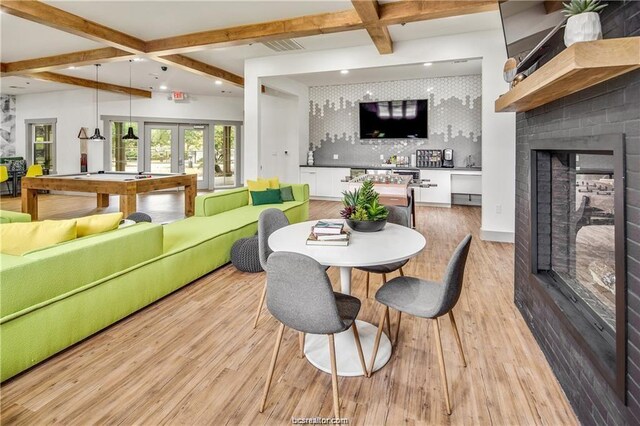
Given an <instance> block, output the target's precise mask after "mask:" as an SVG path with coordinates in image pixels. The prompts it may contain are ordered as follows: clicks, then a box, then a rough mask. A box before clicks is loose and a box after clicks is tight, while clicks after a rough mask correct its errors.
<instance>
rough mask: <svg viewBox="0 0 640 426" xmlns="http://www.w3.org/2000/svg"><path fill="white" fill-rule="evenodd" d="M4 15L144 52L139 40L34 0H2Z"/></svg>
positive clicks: (112, 45) (144, 48)
mask: <svg viewBox="0 0 640 426" xmlns="http://www.w3.org/2000/svg"><path fill="white" fill-rule="evenodd" d="M0 8H1V9H2V11H3V12H4V13H7V14H9V15H13V16H17V17H19V18H22V19H26V20H29V21H32V22H37V23H39V24H42V25H46V26H48V27H52V28H56V29H59V30H61V31H65V32H68V33H71V34H75V35H77V36H80V37H85V38H89V39H91V40H94V41H97V42H99V43H104V44H106V45H108V46H111V47H115V48H118V49H123V50H127V51H129V52H132V53H137V54H139V53H144V52H145V50H146V44H145V42H144V41H143V40H140V39H139V38H136V37H133V36H130V35H128V34H125V33H123V32H120V31H117V30H114V29H112V28H109V27H106V26H104V25H101V24H98V23H96V22H93V21H89V20H87V19H84V18H82V17H80V16H78V15H74V14H72V13H69V12H66V11H64V10H62V9H58V8H57V7H53V6H50V5H48V4H46V3H42V2H40V1H35V0H2V2H1V3H0Z"/></svg>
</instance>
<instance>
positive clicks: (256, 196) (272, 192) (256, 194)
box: [251, 189, 282, 206]
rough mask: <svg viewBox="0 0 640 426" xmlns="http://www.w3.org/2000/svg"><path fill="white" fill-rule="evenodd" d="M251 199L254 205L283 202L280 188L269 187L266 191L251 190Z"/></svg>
mask: <svg viewBox="0 0 640 426" xmlns="http://www.w3.org/2000/svg"><path fill="white" fill-rule="evenodd" d="M251 200H253V205H254V206H259V205H262V204H282V197H281V196H280V190H279V189H267V190H266V191H251Z"/></svg>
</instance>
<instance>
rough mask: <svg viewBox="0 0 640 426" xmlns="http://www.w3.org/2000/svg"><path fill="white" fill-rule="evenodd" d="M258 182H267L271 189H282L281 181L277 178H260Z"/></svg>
mask: <svg viewBox="0 0 640 426" xmlns="http://www.w3.org/2000/svg"><path fill="white" fill-rule="evenodd" d="M258 182H267V183H268V185H269V189H279V188H280V179H279V178H278V177H277V176H275V177H272V178H258Z"/></svg>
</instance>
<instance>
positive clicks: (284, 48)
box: [262, 38, 304, 52]
mask: <svg viewBox="0 0 640 426" xmlns="http://www.w3.org/2000/svg"><path fill="white" fill-rule="evenodd" d="M262 44H264V45H265V46H267V47H268V48H269V49H271V50H273V51H275V52H289V51H291V50H304V47H302V45H301V44H300V43H298V42H297V41H295V40H292V39H290V38H286V39H284V40H274V41H267V42H265V43H262Z"/></svg>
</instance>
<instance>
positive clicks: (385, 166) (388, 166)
mask: <svg viewBox="0 0 640 426" xmlns="http://www.w3.org/2000/svg"><path fill="white" fill-rule="evenodd" d="M300 167H326V168H333V169H366V170H383V169H402V170H411V169H413V170H456V171H462V170H468V171H472V172H479V171H482V167H453V168H450V167H412V166H394V165H393V164H378V165H365V166H363V165H358V166H356V165H353V164H352V165H344V164H314V165H313V166H308V165H306V164H301V165H300Z"/></svg>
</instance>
